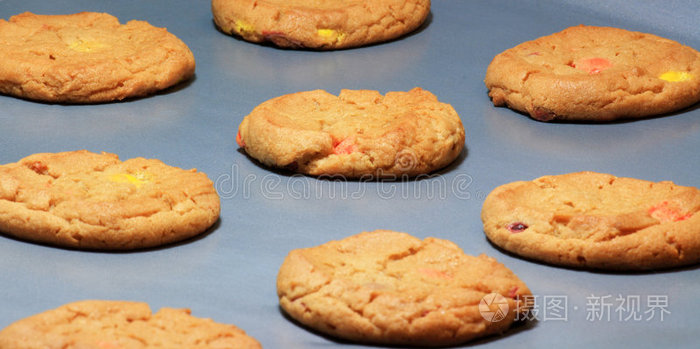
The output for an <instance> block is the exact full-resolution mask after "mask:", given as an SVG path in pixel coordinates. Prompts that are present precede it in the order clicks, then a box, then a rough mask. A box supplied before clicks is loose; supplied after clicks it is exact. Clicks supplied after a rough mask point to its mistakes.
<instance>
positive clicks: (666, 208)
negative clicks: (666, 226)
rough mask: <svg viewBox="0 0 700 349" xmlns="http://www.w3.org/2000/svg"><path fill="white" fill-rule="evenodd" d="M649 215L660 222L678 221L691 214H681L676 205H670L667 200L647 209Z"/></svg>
mask: <svg viewBox="0 0 700 349" xmlns="http://www.w3.org/2000/svg"><path fill="white" fill-rule="evenodd" d="M649 215H650V216H652V217H654V218H656V219H658V220H659V221H661V222H678V221H682V220H685V219H688V218H690V217H691V216H692V214H691V213H687V214H683V213H682V212H681V209H680V208H679V207H678V206H677V205H672V204H671V203H669V202H668V201H662V202H661V203H660V204H658V205H655V206H652V207H651V208H650V209H649Z"/></svg>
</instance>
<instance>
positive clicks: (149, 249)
mask: <svg viewBox="0 0 700 349" xmlns="http://www.w3.org/2000/svg"><path fill="white" fill-rule="evenodd" d="M220 225H221V218H219V219H217V220H216V222H214V224H213V225H212V226H211V227H209V228H207V230H205V231H204V232H202V233H199V234H197V235H194V236H191V237H189V238H186V239H184V240H178V241H174V242H170V243H167V244H163V245H158V246H152V247H144V248H133V249H124V250H116V249H92V248H90V249H87V248H80V247H69V246H57V245H52V244H50V243H46V242H40V241H32V240H27V239H22V238H19V237H16V236H14V235H10V234H8V233H6V232H0V237H3V238H6V239H10V240H14V241H17V242H20V243H26V244H32V245H37V246H43V247H48V248H54V249H59V250H64V251H71V252H89V253H105V254H130V253H142V252H153V251H159V250H166V249H170V248H175V247H178V246H183V245H188V244H191V243H194V242H197V241H199V240H202V239H204V238H206V237H207V236H209V235H210V234H212V233H213V232H214V231H215V230H217V229H218V228H219V226H220Z"/></svg>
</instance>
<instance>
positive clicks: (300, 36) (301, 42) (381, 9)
mask: <svg viewBox="0 0 700 349" xmlns="http://www.w3.org/2000/svg"><path fill="white" fill-rule="evenodd" d="M212 13H213V15H214V22H215V23H216V25H217V26H218V27H219V28H220V29H221V30H222V31H223V32H225V33H227V34H233V35H237V36H240V37H242V38H243V39H244V40H247V41H251V42H271V43H273V44H275V45H277V46H280V47H287V48H310V49H317V50H330V49H340V48H349V47H356V46H362V45H368V44H372V43H377V42H383V41H388V40H391V39H395V38H398V37H400V36H402V35H404V34H407V33H410V32H412V31H414V30H415V29H416V28H418V27H419V26H420V25H421V24H422V23H423V22H424V21H425V19H426V18H427V17H428V14H429V13H430V0H408V1H406V0H313V1H308V0H212Z"/></svg>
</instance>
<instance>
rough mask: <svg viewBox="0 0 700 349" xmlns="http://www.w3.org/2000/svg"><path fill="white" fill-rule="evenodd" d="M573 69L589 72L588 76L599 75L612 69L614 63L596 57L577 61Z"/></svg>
mask: <svg viewBox="0 0 700 349" xmlns="http://www.w3.org/2000/svg"><path fill="white" fill-rule="evenodd" d="M573 67H574V68H576V69H581V70H584V71H587V72H588V74H598V73H600V72H602V71H603V70H605V69H608V68H610V67H612V63H610V61H609V60H607V59H605V58H600V57H594V58H586V59H582V60H580V61H577V62H575V63H574V65H573Z"/></svg>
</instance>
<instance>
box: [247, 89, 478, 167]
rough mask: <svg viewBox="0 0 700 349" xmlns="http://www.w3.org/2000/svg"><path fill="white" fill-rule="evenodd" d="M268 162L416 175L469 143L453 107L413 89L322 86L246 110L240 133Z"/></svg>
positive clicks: (257, 155) (249, 149)
mask: <svg viewBox="0 0 700 349" xmlns="http://www.w3.org/2000/svg"><path fill="white" fill-rule="evenodd" d="M236 139H237V142H238V144H239V146H241V147H242V148H243V149H244V150H245V151H246V152H247V153H248V154H249V155H250V156H251V157H253V158H255V159H257V160H259V161H260V162H262V163H263V164H265V165H268V166H274V167H282V168H287V169H290V170H292V171H296V172H300V173H305V174H310V175H338V176H344V177H347V178H360V177H385V178H392V177H393V178H396V177H397V176H404V175H405V176H417V175H419V174H425V173H429V172H432V171H435V170H438V169H440V168H443V167H445V166H447V165H448V164H450V163H451V162H452V161H454V160H455V159H456V158H457V156H458V155H459V154H460V153H461V151H462V149H463V148H464V127H463V126H462V122H461V120H460V118H459V115H457V112H455V110H454V108H452V106H450V105H449V104H446V103H441V102H439V101H438V100H437V98H436V97H435V96H434V95H433V94H432V93H430V92H428V91H425V90H422V89H420V88H414V89H412V90H411V91H408V92H389V93H387V94H386V96H383V95H381V94H380V93H379V92H377V91H370V90H342V91H341V92H340V94H339V95H338V96H334V95H332V94H330V93H328V92H325V91H322V90H315V91H308V92H298V93H293V94H289V95H284V96H281V97H277V98H273V99H271V100H269V101H266V102H264V103H262V104H260V105H259V106H257V107H256V108H255V109H253V111H252V112H251V113H250V114H249V115H248V116H246V117H245V118H244V119H243V121H242V122H241V125H240V126H239V128H238V135H237V137H236Z"/></svg>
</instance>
